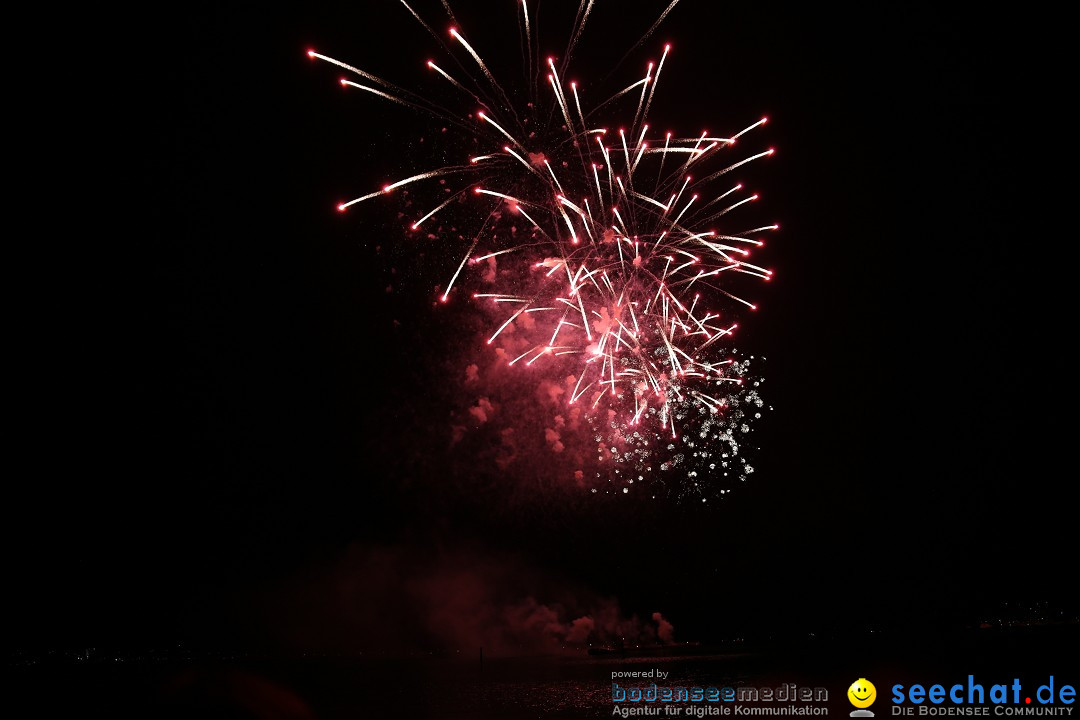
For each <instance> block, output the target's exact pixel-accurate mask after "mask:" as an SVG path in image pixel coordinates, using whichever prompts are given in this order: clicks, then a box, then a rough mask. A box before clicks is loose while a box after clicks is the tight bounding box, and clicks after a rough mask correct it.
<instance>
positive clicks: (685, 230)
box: [308, 0, 778, 485]
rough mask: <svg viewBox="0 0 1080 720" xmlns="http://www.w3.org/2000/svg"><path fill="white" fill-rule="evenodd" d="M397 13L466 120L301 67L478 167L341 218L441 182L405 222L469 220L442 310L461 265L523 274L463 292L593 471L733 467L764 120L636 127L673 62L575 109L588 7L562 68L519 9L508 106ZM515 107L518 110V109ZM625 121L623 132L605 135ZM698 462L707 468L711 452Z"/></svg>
mask: <svg viewBox="0 0 1080 720" xmlns="http://www.w3.org/2000/svg"><path fill="white" fill-rule="evenodd" d="M677 2H678V0H676V2H672V3H671V4H670V5H669V6H668V7H667V8H666V10H664V12H663V14H662V15H661V17H660V19H659V20H657V22H656V23H654V24H653V26H652V27H651V28H650V29H649V31H648V32H647V33H646V35H645V37H643V38H642V41H644V40H645V39H646V38H648V37H649V36H651V35H652V33H653V31H654V30H655V28H656V26H657V25H658V24H659V22H660V20H662V19H663V17H664V16H666V15H667V13H668V12H670V11H671V9H672V8H673V7H674V6H675V4H676V3H677ZM401 4H402V5H403V6H404V9H405V10H406V11H408V12H409V13H411V14H412V16H413V17H414V18H415V19H416V20H417V21H418V22H420V23H421V25H423V27H424V28H425V29H427V30H428V32H430V33H431V34H432V35H433V36H435V38H436V39H437V40H438V41H439V43H440V44H441V45H442V49H443V50H444V51H445V53H446V54H447V56H448V58H449V60H448V62H445V63H443V64H439V63H437V62H436V61H435V60H428V61H427V63H426V66H427V68H428V70H429V71H430V73H431V75H432V79H433V80H435V81H438V82H441V83H446V84H448V85H449V87H450V89H451V90H452V91H453V92H454V93H455V95H456V97H457V98H458V99H459V101H460V106H461V112H452V111H448V110H447V109H446V108H445V107H444V106H443V105H439V104H436V103H435V102H433V101H431V100H429V99H427V98H426V97H425V96H424V95H423V94H420V93H414V92H411V91H407V90H404V89H402V88H400V87H397V86H395V85H393V84H392V83H390V82H387V81H386V80H383V79H381V78H379V77H376V76H374V75H372V74H370V73H367V72H364V71H363V70H360V69H358V68H355V67H353V66H351V65H348V64H346V63H344V62H341V61H339V60H336V59H333V58H331V57H328V56H326V55H322V54H320V53H318V52H315V51H313V50H312V51H309V52H308V55H309V56H310V57H311V58H313V59H316V60H320V61H323V62H326V63H330V64H332V65H335V66H337V67H339V68H341V69H343V70H345V71H347V72H348V73H349V76H348V77H345V78H342V79H341V81H340V82H341V85H342V86H343V87H345V88H346V89H349V90H360V91H363V92H366V93H369V94H372V95H375V96H377V97H378V98H379V99H381V100H384V101H389V102H392V103H397V104H400V105H405V106H407V107H410V108H413V109H415V110H417V111H419V112H422V113H427V114H430V115H432V116H435V117H437V118H439V119H440V120H441V121H442V122H443V123H445V124H448V125H450V126H452V128H453V129H454V130H455V132H458V133H460V134H461V135H462V142H461V143H460V146H461V147H463V148H464V147H474V146H478V147H480V148H482V151H481V152H480V154H476V155H471V156H469V155H466V154H464V153H462V157H461V159H460V162H459V163H458V164H455V165H449V166H444V167H438V168H431V169H427V170H424V171H422V172H417V173H415V174H412V175H410V176H409V177H405V178H403V179H401V180H398V181H396V182H392V183H389V184H387V185H385V186H384V187H382V188H381V189H377V190H374V191H373V192H370V193H367V194H364V195H362V196H360V197H356V198H354V199H351V200H348V201H345V202H342V203H340V204H339V205H338V210H340V211H346V210H348V209H350V208H352V207H353V206H354V205H357V204H359V203H363V202H365V201H370V200H374V199H376V198H378V197H380V196H383V195H388V194H391V193H393V191H394V190H396V189H398V188H401V187H404V186H406V185H413V184H417V185H418V186H421V185H422V184H424V183H431V182H432V181H439V182H440V183H451V185H449V187H451V188H452V190H451V192H450V196H449V197H448V198H442V197H438V198H437V199H436V200H432V202H431V207H429V208H424V209H423V211H422V212H420V213H418V214H417V216H416V217H415V219H414V220H412V221H411V222H410V227H411V229H412V230H419V229H420V228H421V227H422V226H424V225H425V223H432V221H433V218H436V216H437V215H438V214H439V213H440V212H443V211H444V210H445V209H446V208H447V207H449V206H450V205H451V204H455V203H456V204H468V205H469V206H471V207H472V208H473V210H474V212H473V217H474V221H475V227H474V232H470V233H469V234H470V235H471V236H472V239H471V241H470V240H466V242H465V243H464V244H463V246H462V248H461V255H460V262H457V263H456V264H455V266H454V267H453V268H452V269H451V268H448V282H447V284H446V286H445V289H444V290H442V292H441V293H440V297H439V299H440V300H441V301H443V302H446V301H447V300H449V299H450V297H451V296H452V294H453V293H454V292H455V291H460V290H459V288H460V287H461V278H462V275H463V273H466V272H467V270H468V268H469V267H470V266H475V265H480V266H482V267H488V268H493V267H494V264H495V263H496V262H502V263H507V262H510V263H516V267H517V268H519V269H520V271H519V272H516V273H504V280H505V276H507V275H509V276H510V279H509V280H506V281H505V282H504V283H503V286H498V287H495V288H493V289H492V290H493V291H492V292H475V293H472V297H473V298H475V299H476V300H477V301H478V302H481V303H485V304H487V305H489V306H490V308H491V309H492V310H493V311H494V313H495V315H496V316H497V320H496V321H495V323H494V324H493V326H492V328H491V332H490V335H489V336H488V337H487V344H488V345H492V344H495V343H497V342H501V341H502V340H501V338H503V337H504V334H508V333H509V332H510V329H511V328H513V329H514V330H515V331H516V332H515V333H514V334H515V339H514V342H513V343H508V344H507V346H508V347H510V346H512V347H514V348H515V350H520V352H515V353H514V354H513V356H507V357H506V363H507V364H508V365H509V366H510V367H513V368H518V369H520V371H521V372H523V373H536V374H539V375H541V376H543V377H551V378H557V379H559V381H560V383H563V379H564V378H565V383H563V384H565V385H566V391H565V396H564V397H563V398H562V401H563V402H565V403H566V405H567V407H568V408H569V407H573V406H577V407H579V408H581V409H582V410H583V412H584V414H585V416H586V417H587V418H588V419H589V423H590V426H591V427H592V428H593V432H596V437H595V439H596V441H597V442H598V452H599V454H598V459H600V460H601V461H604V460H610V461H612V462H615V463H625V464H626V465H627V467H628V469H632V470H631V472H630V474H631V475H633V473H634V471H640V470H643V469H648V470H650V471H651V470H652V464H653V463H652V460H654V459H655V458H654V453H653V450H652V448H654V447H656V446H657V444H658V442H659V441H660V439H661V438H668V439H669V441H674V440H678V439H679V437H680V435H681V434H682V433H683V432H691V431H692V432H693V433H694V435H695V436H696V437H698V438H699V439H700V440H702V441H704V442H705V443H708V442H709V441H719V442H722V443H727V448H726V449H727V450H728V452H724V453H718V454H719V455H721V456H722V457H723V458H728V457H730V456H732V455H735V454H737V453H738V442H737V441H736V440H735V435H736V434H737V433H738V431H739V428H740V427H741V428H745V427H746V425H745V422H744V421H745V413H744V412H742V411H737V412H736V411H734V410H733V409H732V405H738V404H739V402H742V403H744V404H745V403H746V402H747V401H749V402H752V403H754V404H756V405H757V406H758V407H761V405H762V402H761V400H760V398H758V397H757V395H756V391H751V390H748V389H747V388H744V387H743V383H744V381H745V379H746V377H747V373H748V367H747V363H746V361H738V360H736V359H735V358H734V357H733V356H732V352H731V350H730V340H731V338H732V336H733V334H734V333H735V332H736V331H737V329H738V323H737V322H736V321H735V318H736V316H737V314H738V313H739V312H741V311H746V310H750V311H752V310H756V309H757V305H756V304H755V303H754V301H753V300H752V299H749V298H747V297H745V296H744V295H743V293H742V291H740V290H738V289H737V288H738V287H742V286H744V285H745V283H739V284H737V283H736V282H735V279H736V278H740V277H742V278H747V277H748V278H750V279H752V280H753V281H769V280H770V279H771V278H772V275H773V272H772V270H769V269H767V268H765V267H763V266H761V265H759V264H757V263H756V262H755V258H754V254H755V251H756V250H758V249H759V248H761V247H762V246H763V244H764V241H763V240H762V236H763V235H765V234H766V233H769V232H772V231H775V230H777V229H778V226H777V225H776V224H769V225H764V226H758V227H749V228H747V227H744V226H740V222H739V221H738V218H739V216H740V212H739V211H740V208H742V207H743V206H745V205H747V204H748V203H752V202H753V201H755V200H757V199H758V195H757V194H756V193H753V192H751V191H749V190H748V189H746V188H744V187H743V185H742V184H741V183H739V182H736V181H735V180H734V179H733V175H732V171H734V170H736V169H737V168H740V167H742V166H744V165H746V164H748V163H752V162H756V161H760V160H762V159H764V158H767V157H769V156H771V155H772V154H773V150H772V149H771V148H765V147H755V146H754V145H753V143H752V142H749V141H748V140H744V136H747V138H748V139H749V138H752V137H753V134H752V132H751V131H753V130H756V129H758V128H760V127H761V126H763V125H765V124H766V122H767V119H766V118H761V119H759V120H757V121H756V122H753V123H751V124H750V125H749V126H747V127H745V128H743V129H741V130H739V131H738V132H735V133H733V134H730V135H726V136H722V135H716V134H713V133H710V132H708V131H702V132H701V133H700V134H695V135H693V136H690V137H676V136H674V135H673V134H672V133H671V132H665V133H657V132H656V131H655V129H653V128H651V127H650V126H649V124H648V117H649V112H650V109H651V107H652V104H653V101H654V98H655V97H656V93H657V87H658V85H659V81H660V79H661V75H662V74H663V72H664V71H665V70H666V69H667V68H668V67H669V66H670V63H669V55H670V54H671V46H670V45H664V47H663V51H662V53H661V54H660V58H659V61H658V62H649V63H647V65H646V67H645V71H644V75H643V76H642V77H641V78H640V79H638V80H636V81H634V82H632V83H631V84H629V85H628V86H627V87H625V88H623V89H621V90H619V91H618V92H616V93H614V94H613V95H611V96H610V97H608V98H607V99H605V100H603V101H602V102H599V103H596V104H594V105H592V106H588V105H587V104H585V103H583V101H582V95H583V92H582V91H581V89H580V88H579V85H578V83H577V82H576V81H574V80H571V79H569V77H568V75H567V68H568V67H569V66H570V63H571V59H572V55H573V51H574V47H575V46H576V44H577V42H578V40H579V39H580V37H581V35H582V32H583V29H584V27H585V25H586V23H587V22H588V21H589V19H590V16H591V14H592V13H591V11H592V7H593V2H592V0H582V3H581V6H580V8H579V10H578V14H577V18H576V20H575V24H574V27H573V30H572V32H571V34H570V41H569V44H568V46H567V49H566V51H565V53H564V54H563V56H562V57H561V58H555V57H547V58H544V59H542V60H541V59H540V57H539V50H538V47H537V44H536V43H535V42H534V37H533V33H532V22H531V21H532V18H531V17H530V10H529V6H528V3H527V0H521V1H520V3H519V21H520V24H521V30H522V32H521V35H522V44H523V58H524V59H525V61H524V63H523V64H524V68H523V69H524V75H525V80H524V82H523V87H522V88H520V89H519V90H520V91H519V92H515V93H513V94H511V93H509V92H507V90H506V89H504V88H503V86H501V85H500V83H499V81H498V80H497V78H496V76H495V74H494V72H493V71H492V69H491V66H490V65H489V64H488V63H486V62H485V60H484V59H483V57H482V56H481V54H480V53H479V52H478V51H477V49H476V47H474V45H472V44H471V43H470V41H469V40H468V39H467V36H466V33H465V32H464V30H463V29H462V28H461V27H460V26H458V25H457V24H456V21H454V19H453V14H452V12H451V11H450V9H449V6H448V5H446V3H443V4H444V7H445V8H446V10H447V14H448V15H449V16H450V19H451V21H452V22H455V24H454V25H453V26H451V27H449V28H448V29H447V30H446V32H445V34H442V35H440V34H439V33H438V32H436V31H435V30H434V29H433V27H432V26H431V25H429V24H428V23H426V22H425V21H424V20H423V19H422V18H421V17H420V15H419V14H417V13H416V12H415V11H414V10H413V9H412V8H411V7H410V6H409V5H407V4H406V3H405V2H403V1H402V3H401ZM642 41H639V43H638V44H639V45H640V44H641V42H642ZM635 47H636V46H635ZM444 65H445V67H444ZM450 67H453V68H454V69H453V70H449V69H447V68H450ZM541 78H542V80H541ZM512 96H513V97H528V102H526V103H525V104H524V106H515V105H514V104H513V103H512V101H511V100H510V98H511V97H512ZM620 117H621V118H622V124H619V123H611V122H608V121H609V120H611V119H612V118H616V119H617V118H620ZM744 148H745V149H744ZM439 187H440V188H443V187H446V186H444V185H439ZM432 197H433V198H435V197H436V195H435V193H432ZM491 275H492V276H493V277H494V276H495V274H494V273H491ZM743 431H744V432H745V429H744V430H743ZM693 446H694V443H692V442H691V443H690V447H693ZM669 450H671V451H673V452H671V453H670V454H671V457H670V458H668V459H667V460H665V461H660V462H656V465H657V466H658V467H660V468H661V469H668V466H671V465H672V463H674V464H678V462H679V458H681V457H682V454H680V453H679V452H677V451H676V448H675V446H674V445H669ZM693 454H694V456H695V457H698V458H701V460H702V462H706V463H707V464H708V465H709V469H710V470H713V469H715V463H714V462H712V461H711V458H710V453H709V452H708V451H700V450H699V451H697V452H694V453H693ZM698 464H701V463H700V462H699V463H698ZM723 465H724V467H726V466H727V462H726V461H725V462H723ZM744 469H745V468H744ZM725 474H726V473H725ZM696 475H697V472H696V471H694V470H691V471H690V477H696ZM630 482H631V483H632V482H633V481H632V480H631V481H630ZM694 484H695V485H697V484H698V483H697V482H696V481H695V483H694Z"/></svg>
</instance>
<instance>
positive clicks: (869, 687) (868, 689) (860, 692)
mask: <svg viewBox="0 0 1080 720" xmlns="http://www.w3.org/2000/svg"><path fill="white" fill-rule="evenodd" d="M847 697H848V700H850V701H851V704H852V705H854V706H855V707H857V708H868V707H870V706H871V705H873V704H874V700H875V699H876V698H877V688H875V687H874V683H872V682H870V681H869V680H867V679H866V678H859V679H858V680H856V681H855V682H853V683H851V687H849V688H848V689H847Z"/></svg>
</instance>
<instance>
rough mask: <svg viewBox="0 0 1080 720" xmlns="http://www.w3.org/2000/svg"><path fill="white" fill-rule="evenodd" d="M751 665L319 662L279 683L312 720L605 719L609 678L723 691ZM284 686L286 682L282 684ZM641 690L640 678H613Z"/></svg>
mask: <svg viewBox="0 0 1080 720" xmlns="http://www.w3.org/2000/svg"><path fill="white" fill-rule="evenodd" d="M748 664H752V661H751V660H750V659H749V658H747V657H746V656H739V655H697V656H693V657H588V658H541V659H527V660H525V659H522V660H515V659H503V660H494V661H491V660H486V661H485V662H484V663H483V666H482V667H481V664H480V662H479V660H478V659H477V660H476V661H475V662H471V663H470V662H463V661H438V660H432V661H423V662H420V661H387V662H383V663H367V662H333V663H331V662H325V663H324V662H319V663H313V664H310V665H309V666H307V667H306V668H304V670H303V671H302V672H301V673H299V674H296V673H295V668H294V669H293V672H289V673H288V675H289V677H288V678H287V680H288V681H289V682H290V684H291V685H292V686H293V687H294V688H295V689H296V690H297V691H299V692H300V694H301V695H303V696H305V697H307V698H308V700H309V701H310V702H311V704H312V707H313V709H314V710H315V714H316V716H317V717H320V718H339V717H340V718H346V717H348V718H357V717H368V716H369V713H379V714H380V715H381V716H382V717H402V718H406V717H407V718H418V719H419V718H428V719H431V720H442V719H444V718H445V719H447V720H451V719H452V720H473V719H475V720H511V719H514V720H517V719H521V718H555V719H559V718H582V719H588V718H608V717H611V712H612V707H613V703H612V698H611V683H612V676H611V675H612V672H613V671H627V670H629V671H634V670H641V671H649V670H654V669H657V668H659V669H661V670H663V671H665V672H667V673H670V675H669V676H668V679H666V680H660V681H658V684H661V685H665V684H666V685H685V686H695V685H696V686H709V685H712V686H717V687H721V686H725V685H734V684H737V683H740V682H746V680H747V679H748V677H750V674H749V672H748V667H747V666H748ZM283 679H286V678H283ZM617 682H619V683H620V685H622V686H623V687H626V686H627V685H648V684H649V683H651V682H654V680H652V679H644V678H629V679H624V678H620V679H618V680H617Z"/></svg>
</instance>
